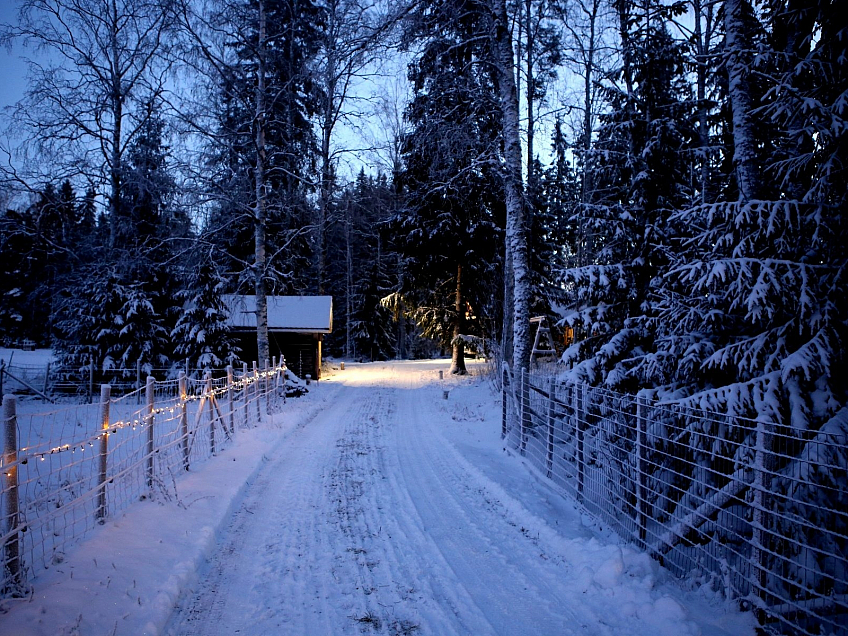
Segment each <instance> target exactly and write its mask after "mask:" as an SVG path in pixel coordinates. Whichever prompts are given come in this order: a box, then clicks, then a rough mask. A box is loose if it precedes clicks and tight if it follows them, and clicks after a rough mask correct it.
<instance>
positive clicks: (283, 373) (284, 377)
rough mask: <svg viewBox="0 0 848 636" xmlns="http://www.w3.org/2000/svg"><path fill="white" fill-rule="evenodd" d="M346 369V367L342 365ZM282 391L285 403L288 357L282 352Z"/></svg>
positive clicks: (280, 381)
mask: <svg viewBox="0 0 848 636" xmlns="http://www.w3.org/2000/svg"><path fill="white" fill-rule="evenodd" d="M342 370H344V367H342ZM279 384H280V392H281V393H282V395H283V404H285V402H286V357H285V356H284V355H283V354H280V371H279Z"/></svg>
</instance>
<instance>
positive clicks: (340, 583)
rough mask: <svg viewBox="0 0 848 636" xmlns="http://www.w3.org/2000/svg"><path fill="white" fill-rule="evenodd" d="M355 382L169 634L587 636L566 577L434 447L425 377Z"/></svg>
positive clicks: (264, 490)
mask: <svg viewBox="0 0 848 636" xmlns="http://www.w3.org/2000/svg"><path fill="white" fill-rule="evenodd" d="M375 369H376V370H379V367H376V366H375ZM403 371H405V372H403ZM359 373H363V374H364V375H359V376H353V375H352V374H351V377H350V380H348V379H347V378H345V381H346V382H348V383H349V386H344V387H341V388H340V389H339V391H338V392H337V393H336V396H335V397H336V400H335V401H334V402H333V403H332V404H330V405H329V406H328V408H327V409H326V410H325V411H324V412H322V413H320V414H319V415H318V416H316V417H315V418H314V420H313V421H312V422H310V423H309V424H308V425H307V426H306V427H304V428H302V429H301V430H299V431H297V432H296V433H294V434H292V435H291V436H289V438H288V439H287V440H286V441H285V442H284V444H283V445H281V446H279V447H278V448H277V451H276V453H277V455H276V456H275V457H274V458H272V459H271V460H269V461H268V463H267V465H266V466H265V467H264V468H263V469H262V470H261V471H260V474H259V476H258V478H257V479H256V481H255V482H254V483H253V484H252V485H251V487H250V489H249V492H248V494H247V496H246V497H245V500H244V502H243V505H242V506H241V508H240V509H239V511H238V512H237V513H236V514H235V515H234V516H233V519H232V520H231V522H230V525H229V528H228V530H227V532H226V534H225V535H224V537H223V538H222V541H221V544H220V550H219V551H218V553H216V555H215V556H214V558H213V559H212V560H211V563H210V568H209V574H208V576H207V578H206V581H204V583H203V585H202V586H201V587H200V589H199V591H198V594H197V595H195V597H193V598H192V599H190V600H189V601H188V602H187V603H186V605H185V609H183V610H182V611H181V612H180V613H179V615H178V616H176V617H175V618H174V619H173V620H172V625H173V626H172V627H171V628H170V629H169V631H168V633H169V634H171V635H172V636H182V635H187V636H191V635H201V634H203V635H209V636H214V635H215V634H220V635H223V634H235V633H238V634H255V635H259V634H277V633H279V634H357V633H359V634H386V635H392V636H394V635H402V634H415V635H416V636H417V635H418V634H421V635H424V634H465V633H474V634H526V633H528V627H529V626H532V629H531V631H532V632H533V633H540V634H541V633H556V634H563V635H568V634H585V633H587V632H586V631H585V630H583V629H582V625H581V624H580V622H577V621H575V616H574V613H573V612H572V611H571V610H570V609H569V608H568V607H567V603H566V601H567V600H568V599H564V598H562V597H560V596H558V595H557V593H556V592H555V591H554V590H556V589H557V586H556V585H555V581H556V578H557V577H558V576H560V577H561V576H563V574H564V572H565V568H564V567H563V566H562V565H561V564H555V563H552V562H550V561H545V560H544V558H542V557H540V548H539V547H538V546H536V545H534V543H533V542H532V541H530V540H529V539H528V538H527V537H525V536H522V534H521V532H520V529H519V528H517V527H515V525H514V524H512V525H511V522H510V521H509V519H508V518H506V517H505V515H504V514H503V512H502V511H499V510H498V509H497V506H496V505H493V504H492V503H491V502H490V501H487V500H486V499H485V498H484V497H482V496H481V492H480V489H479V487H478V488H477V489H475V488H474V487H473V486H472V485H470V483H469V482H471V483H473V480H471V479H469V475H468V474H467V473H465V472H464V471H463V469H462V467H461V466H459V465H458V464H457V462H455V461H453V462H452V461H451V453H450V452H446V448H445V446H444V441H443V440H441V439H440V437H439V436H437V435H434V434H433V433H432V432H431V429H430V427H431V426H434V425H437V423H434V422H433V421H429V420H432V419H438V420H440V421H442V420H444V421H450V420H449V418H447V417H444V418H442V417H435V416H437V415H439V410H438V408H436V407H435V406H434V402H435V400H436V394H437V390H436V389H435V387H432V386H427V384H428V383H429V382H431V381H432V380H431V379H430V377H429V375H428V376H427V377H425V376H423V375H422V374H419V373H417V372H414V371H413V372H410V370H402V372H399V373H389V374H385V373H384V374H383V376H382V377H378V374H377V373H375V374H374V376H373V377H370V376H368V371H367V370H363V371H361V372H359ZM451 450H452V449H451ZM504 546H509V547H508V548H505V547H504Z"/></svg>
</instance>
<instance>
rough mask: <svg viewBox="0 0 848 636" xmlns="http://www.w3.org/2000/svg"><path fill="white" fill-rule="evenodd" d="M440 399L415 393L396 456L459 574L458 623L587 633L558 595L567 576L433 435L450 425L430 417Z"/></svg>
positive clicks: (508, 630)
mask: <svg viewBox="0 0 848 636" xmlns="http://www.w3.org/2000/svg"><path fill="white" fill-rule="evenodd" d="M410 388H411V387H410ZM436 393H437V391H435V390H430V389H424V390H423V391H422V390H417V391H410V392H409V395H410V399H409V400H406V401H405V402H404V406H403V410H402V413H401V414H400V416H399V418H398V421H399V422H401V423H402V424H401V426H400V427H399V430H398V432H397V443H396V448H397V452H398V454H399V459H400V465H401V468H402V470H401V478H402V480H403V481H404V483H405V486H406V488H407V489H408V490H409V492H410V494H411V496H412V498H413V501H414V504H415V507H416V509H417V511H418V514H419V516H420V519H421V522H422V523H423V524H424V525H425V529H426V531H427V532H428V534H429V535H430V536H431V538H432V540H433V541H434V542H435V544H436V545H437V548H438V550H439V551H440V553H441V555H442V557H443V560H444V561H445V562H446V563H447V564H448V565H449V567H450V570H451V572H452V574H453V577H454V581H453V586H452V587H451V588H449V593H450V594H452V595H453V596H455V597H456V598H455V599H454V600H453V603H454V604H455V610H456V611H457V612H458V614H459V615H458V617H459V616H461V615H462V614H468V617H467V621H468V622H470V623H472V624H473V627H474V629H473V631H474V632H475V633H491V634H524V633H527V627H528V626H529V625H532V626H533V631H534V633H545V634H547V633H551V634H553V633H556V634H583V633H586V631H585V626H586V621H581V620H578V618H577V615H576V613H575V611H573V610H572V608H571V607H569V602H568V601H570V600H572V599H568V598H566V597H563V596H561V595H559V594H558V593H557V590H558V589H559V588H560V585H559V584H558V579H559V582H561V578H562V577H564V576H565V575H566V574H567V569H566V568H565V567H564V566H562V564H557V563H555V562H552V561H551V560H548V559H547V557H546V556H545V555H544V550H540V548H539V547H538V546H537V545H536V544H535V543H534V542H533V541H531V540H530V538H529V537H528V536H527V535H526V534H525V533H524V529H523V528H519V527H516V524H515V523H514V522H513V521H511V520H510V519H508V518H506V517H505V516H504V515H503V514H502V513H501V512H500V511H498V510H497V509H496V508H495V507H493V506H492V505H491V503H489V502H488V501H487V500H486V498H485V497H484V496H483V493H481V492H480V490H479V488H477V489H475V488H474V487H473V486H472V485H471V484H473V483H474V480H473V479H471V478H470V476H469V475H468V474H467V473H465V472H464V470H463V469H462V467H461V466H460V465H459V464H458V463H456V462H453V461H451V459H452V453H451V452H447V451H448V450H449V449H447V448H445V444H444V441H443V440H442V439H441V438H440V436H437V435H434V434H432V433H430V432H428V429H429V428H430V427H432V426H435V425H437V424H438V423H441V424H445V423H449V422H450V419H449V418H448V417H443V418H441V417H440V418H433V417H432V413H433V412H434V411H436V410H437V409H436V407H435V404H437V403H438V400H437V397H436ZM422 414H427V416H422ZM450 450H452V449H450ZM503 546H509V551H504V549H503ZM458 591H463V592H464V594H462V595H460V594H458ZM463 596H464V597H466V598H470V599H471V605H470V606H469V605H467V604H465V603H461V602H460V599H461V598H462V597H463ZM446 601H447V602H451V599H450V598H448V599H446ZM480 616H482V617H484V620H483V621H480V619H479V617H480ZM475 620H476V624H474V621H475Z"/></svg>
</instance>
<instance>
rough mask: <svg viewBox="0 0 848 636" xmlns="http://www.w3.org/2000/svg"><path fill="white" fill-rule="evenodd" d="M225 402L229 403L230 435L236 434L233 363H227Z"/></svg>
mask: <svg viewBox="0 0 848 636" xmlns="http://www.w3.org/2000/svg"><path fill="white" fill-rule="evenodd" d="M227 402H229V403H230V435H232V436H235V434H236V412H235V409H236V403H235V400H234V399H233V365H231V364H228V365H227Z"/></svg>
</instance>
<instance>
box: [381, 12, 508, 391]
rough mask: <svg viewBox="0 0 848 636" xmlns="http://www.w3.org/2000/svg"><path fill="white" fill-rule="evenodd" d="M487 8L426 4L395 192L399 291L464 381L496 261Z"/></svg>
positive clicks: (419, 19)
mask: <svg viewBox="0 0 848 636" xmlns="http://www.w3.org/2000/svg"><path fill="white" fill-rule="evenodd" d="M487 19H488V18H487V13H486V7H485V5H481V4H479V3H477V2H474V1H471V2H465V1H463V0H460V1H454V0H450V1H447V2H445V1H442V0H438V1H435V2H426V3H422V4H421V5H420V6H419V13H418V14H417V15H416V16H415V20H414V22H412V30H411V32H410V37H411V38H412V39H415V40H417V41H418V42H419V43H420V45H421V54H420V55H419V56H418V57H417V58H416V59H415V60H414V61H413V62H412V63H411V64H410V69H409V75H410V79H411V80H412V83H413V91H414V94H413V100H412V102H411V103H410V105H409V107H408V108H407V112H406V118H407V121H408V122H409V125H410V128H411V130H410V132H409V133H408V134H407V135H405V137H404V140H403V157H404V164H405V169H404V171H403V173H402V174H401V175H400V178H399V183H400V186H401V188H402V192H403V195H404V197H405V201H406V209H405V210H404V211H403V212H401V213H399V214H398V215H397V216H396V217H395V218H394V219H393V221H392V229H393V233H394V237H395V243H396V246H397V249H398V250H399V251H400V252H401V253H402V254H403V255H404V256H405V257H406V259H407V260H406V264H405V276H404V285H405V287H406V288H405V289H403V290H401V292H402V293H403V295H404V298H405V300H406V302H407V304H408V306H410V307H414V308H415V309H414V316H415V318H416V320H417V321H418V322H419V324H420V325H421V326H422V328H423V330H424V333H425V335H428V336H430V337H434V338H436V339H438V340H439V341H441V343H442V345H443V346H446V347H447V346H449V347H451V348H452V350H453V360H452V363H451V372H452V373H460V374H462V373H466V369H465V358H464V342H463V340H462V338H460V336H462V335H466V334H468V333H469V332H477V333H473V335H484V334H482V333H479V325H480V324H481V322H482V318H483V316H482V315H481V312H482V311H483V309H484V308H485V307H486V306H487V304H488V301H489V299H490V298H491V296H493V290H492V288H491V286H490V285H489V283H490V281H491V280H492V277H493V275H494V271H495V270H494V267H495V265H496V262H497V256H496V250H497V236H498V229H497V226H496V224H495V219H496V218H497V216H499V214H498V211H499V209H500V205H501V204H500V203H499V196H498V195H499V193H500V191H501V190H500V179H499V174H498V163H499V162H498V156H499V134H500V130H501V126H500V121H499V120H500V117H499V114H498V112H497V102H496V101H495V100H496V97H495V92H494V90H495V85H494V83H493V82H494V78H493V77H492V72H491V65H490V64H489V63H487V60H490V59H491V52H490V50H489V49H488V46H489V44H490V42H489V40H488V39H483V38H480V37H477V36H479V33H480V24H481V23H483V24H485V23H486V20H487Z"/></svg>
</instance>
